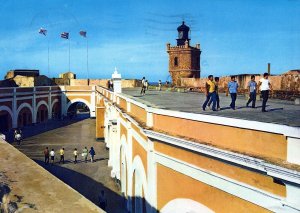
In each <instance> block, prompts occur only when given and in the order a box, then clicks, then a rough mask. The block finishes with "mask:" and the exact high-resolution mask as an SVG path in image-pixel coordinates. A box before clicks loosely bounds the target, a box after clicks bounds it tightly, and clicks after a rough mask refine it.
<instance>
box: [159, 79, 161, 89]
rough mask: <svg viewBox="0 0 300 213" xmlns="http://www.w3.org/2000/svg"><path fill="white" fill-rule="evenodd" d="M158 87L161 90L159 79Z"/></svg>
mask: <svg viewBox="0 0 300 213" xmlns="http://www.w3.org/2000/svg"><path fill="white" fill-rule="evenodd" d="M158 89H159V91H161V80H159V81H158Z"/></svg>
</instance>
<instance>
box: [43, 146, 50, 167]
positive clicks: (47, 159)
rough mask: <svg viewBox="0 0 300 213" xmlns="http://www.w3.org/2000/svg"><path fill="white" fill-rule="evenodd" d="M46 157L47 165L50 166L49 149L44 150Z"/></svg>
mask: <svg viewBox="0 0 300 213" xmlns="http://www.w3.org/2000/svg"><path fill="white" fill-rule="evenodd" d="M44 156H45V164H49V149H48V147H46V149H44Z"/></svg>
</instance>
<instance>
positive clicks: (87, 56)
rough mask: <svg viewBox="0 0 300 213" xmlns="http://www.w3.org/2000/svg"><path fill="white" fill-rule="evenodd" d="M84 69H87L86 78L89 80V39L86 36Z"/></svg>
mask: <svg viewBox="0 0 300 213" xmlns="http://www.w3.org/2000/svg"><path fill="white" fill-rule="evenodd" d="M86 70H87V78H88V80H89V41H88V38H86Z"/></svg>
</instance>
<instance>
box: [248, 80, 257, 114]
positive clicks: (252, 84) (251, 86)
mask: <svg viewBox="0 0 300 213" xmlns="http://www.w3.org/2000/svg"><path fill="white" fill-rule="evenodd" d="M256 89H257V83H256V81H255V75H252V76H251V80H250V81H249V82H248V90H249V100H248V102H247V104H246V106H247V107H249V104H250V103H251V102H252V108H255V101H256Z"/></svg>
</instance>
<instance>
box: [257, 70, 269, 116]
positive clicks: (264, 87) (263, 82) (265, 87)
mask: <svg viewBox="0 0 300 213" xmlns="http://www.w3.org/2000/svg"><path fill="white" fill-rule="evenodd" d="M268 78H269V74H268V73H264V77H263V78H261V79H260V80H259V83H258V87H260V91H261V95H262V99H263V101H262V108H261V111H262V112H267V110H266V105H267V101H268V99H269V90H272V85H271V83H270V81H269V79H268Z"/></svg>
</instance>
